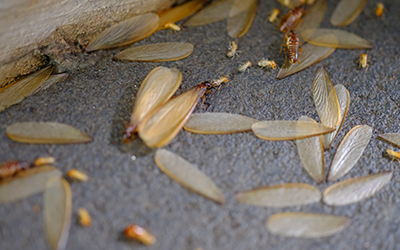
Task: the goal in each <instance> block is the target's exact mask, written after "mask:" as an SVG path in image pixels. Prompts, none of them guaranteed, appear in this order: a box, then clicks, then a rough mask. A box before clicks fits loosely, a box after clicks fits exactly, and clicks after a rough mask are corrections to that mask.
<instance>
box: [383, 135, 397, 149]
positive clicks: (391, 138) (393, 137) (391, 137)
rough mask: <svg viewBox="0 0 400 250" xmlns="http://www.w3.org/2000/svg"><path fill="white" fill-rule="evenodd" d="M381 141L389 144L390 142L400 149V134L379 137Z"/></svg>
mask: <svg viewBox="0 0 400 250" xmlns="http://www.w3.org/2000/svg"><path fill="white" fill-rule="evenodd" d="M378 137H379V138H380V139H383V140H385V141H387V142H390V143H392V144H394V145H396V146H397V147H400V133H387V134H381V135H379V136H378Z"/></svg>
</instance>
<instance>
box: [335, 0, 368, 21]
mask: <svg viewBox="0 0 400 250" xmlns="http://www.w3.org/2000/svg"><path fill="white" fill-rule="evenodd" d="M367 2H368V0H341V1H340V2H339V4H338V5H337V6H336V8H335V10H334V11H333V14H332V16H331V24H332V25H334V26H346V25H348V24H350V23H351V22H353V21H354V20H355V19H356V18H357V17H358V15H360V13H361V12H362V11H363V10H364V8H365V6H366V5H367Z"/></svg>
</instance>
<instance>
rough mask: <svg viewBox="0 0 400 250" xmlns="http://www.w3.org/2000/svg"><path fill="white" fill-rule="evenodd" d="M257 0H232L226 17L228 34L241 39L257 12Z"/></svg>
mask: <svg viewBox="0 0 400 250" xmlns="http://www.w3.org/2000/svg"><path fill="white" fill-rule="evenodd" d="M257 4H258V0H246V1H242V0H234V1H233V3H232V7H231V10H230V12H229V17H228V24H227V29H228V34H229V36H231V37H234V38H236V37H241V36H243V35H244V34H246V33H247V31H248V30H249V29H250V27H251V24H252V23H253V20H254V17H255V16H256V12H257Z"/></svg>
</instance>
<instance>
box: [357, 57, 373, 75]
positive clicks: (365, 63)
mask: <svg viewBox="0 0 400 250" xmlns="http://www.w3.org/2000/svg"><path fill="white" fill-rule="evenodd" d="M356 63H358V69H361V68H363V69H365V71H367V70H368V67H369V65H370V63H371V62H370V61H369V59H368V55H367V54H365V53H364V54H361V56H360V58H358V60H357V61H356Z"/></svg>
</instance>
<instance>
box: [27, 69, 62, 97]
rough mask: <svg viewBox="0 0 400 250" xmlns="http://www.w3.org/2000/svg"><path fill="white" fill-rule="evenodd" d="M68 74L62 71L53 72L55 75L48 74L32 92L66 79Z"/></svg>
mask: <svg viewBox="0 0 400 250" xmlns="http://www.w3.org/2000/svg"><path fill="white" fill-rule="evenodd" d="M68 76H69V74H68V73H62V74H55V75H50V76H49V78H47V80H46V81H45V82H44V83H43V84H41V85H40V86H39V87H38V88H37V89H36V90H35V92H34V93H33V94H35V93H37V92H39V91H41V90H45V89H47V88H48V87H50V86H51V85H53V84H54V83H58V82H62V81H64V80H65V79H67V77H68Z"/></svg>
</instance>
